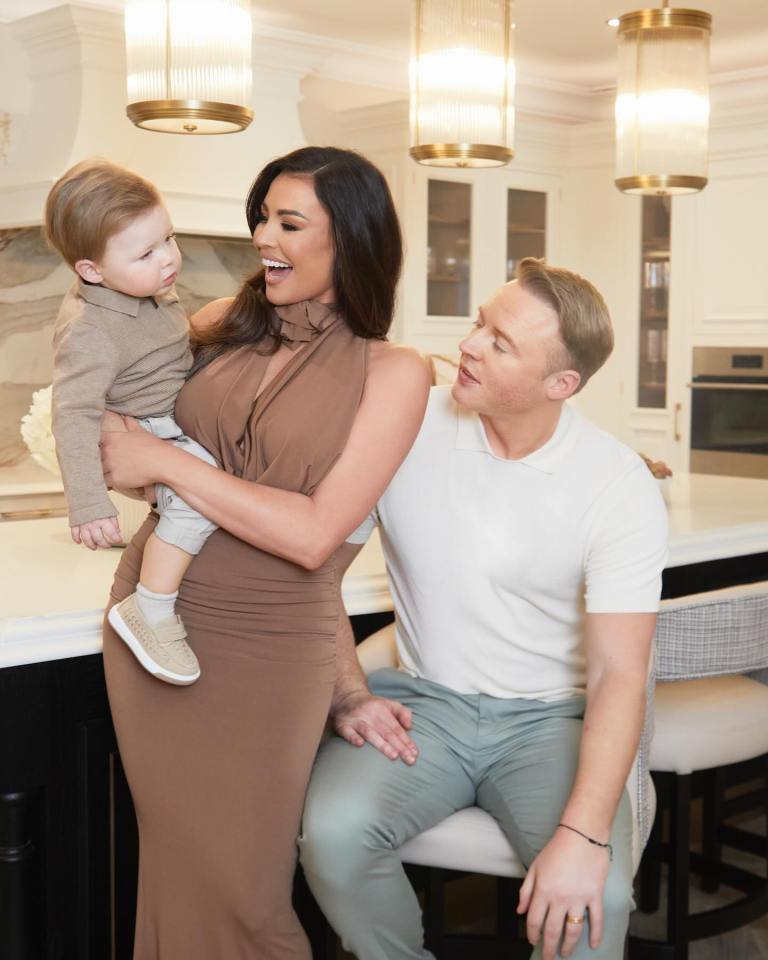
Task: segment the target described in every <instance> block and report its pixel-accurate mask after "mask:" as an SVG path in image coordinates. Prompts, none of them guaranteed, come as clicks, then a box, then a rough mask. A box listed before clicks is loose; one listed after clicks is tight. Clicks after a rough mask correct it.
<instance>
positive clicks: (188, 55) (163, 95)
mask: <svg viewBox="0 0 768 960" xmlns="http://www.w3.org/2000/svg"><path fill="white" fill-rule="evenodd" d="M251 38H252V29H251V4H250V0H126V5H125V45H126V55H127V64H128V106H127V108H126V113H127V114H128V117H129V118H130V119H131V120H132V121H133V122H134V123H135V124H136V126H137V127H143V128H144V129H145V130H156V131H159V132H161V133H181V134H184V133H186V134H210V133H236V132H237V131H239V130H244V129H245V128H246V127H247V126H248V124H249V123H250V122H251V120H252V119H253V111H252V110H251V109H250V107H249V106H247V104H249V103H250V102H251V87H252V79H251V42H252V39H251Z"/></svg>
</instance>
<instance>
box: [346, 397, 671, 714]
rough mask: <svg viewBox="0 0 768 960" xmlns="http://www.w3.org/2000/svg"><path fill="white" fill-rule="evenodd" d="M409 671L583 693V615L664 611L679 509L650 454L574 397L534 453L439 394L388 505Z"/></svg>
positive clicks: (546, 696)
mask: <svg viewBox="0 0 768 960" xmlns="http://www.w3.org/2000/svg"><path fill="white" fill-rule="evenodd" d="M376 522H378V523H379V525H380V527H381V539H382V545H383V548H384V553H385V556H386V560H387V570H388V574H389V582H390V590H391V592H392V598H393V601H394V606H395V614H396V620H397V648H398V654H399V658H400V663H401V666H402V668H403V669H404V670H406V671H408V672H409V673H411V674H412V675H414V676H417V677H423V678H425V679H428V680H432V681H434V682H436V683H440V684H442V685H444V686H446V687H450V688H451V689H453V690H456V691H457V692H459V693H467V694H473V693H484V694H487V695H489V696H493V697H505V698H506V697H522V698H529V699H537V700H559V699H563V698H566V697H573V696H577V695H579V694H582V693H583V692H584V689H585V682H586V671H585V658H584V646H583V637H582V627H583V614H584V611H585V610H587V611H588V612H591V613H609V612H610V613H613V612H616V613H634V612H654V611H656V609H657V608H658V602H659V595H660V591H661V571H662V568H663V566H664V563H665V560H666V554H667V516H666V509H665V506H664V502H663V500H662V497H661V494H660V493H659V490H658V487H657V484H656V482H655V481H654V479H653V477H652V476H651V474H650V472H649V471H648V469H647V467H646V466H645V464H644V463H643V461H642V460H641V459H640V457H639V456H638V455H637V454H636V453H635V452H634V451H632V450H630V449H629V448H628V447H626V446H624V444H622V443H619V441H618V440H616V439H615V438H614V437H612V436H610V435H609V434H607V433H605V432H603V431H602V430H599V429H598V428H597V427H595V426H594V425H593V424H591V423H589V422H588V421H587V420H585V419H584V418H583V417H582V416H581V415H580V414H579V413H578V412H577V411H575V410H574V409H573V408H572V407H570V406H568V405H567V404H565V405H564V406H563V410H562V414H561V416H560V420H559V423H558V426H557V429H556V431H555V433H554V435H553V436H552V437H551V438H550V440H549V441H548V442H547V443H546V444H544V446H543V447H541V448H539V449H538V450H536V451H534V453H532V454H530V455H529V456H527V457H524V458H523V459H522V460H504V459H502V458H501V457H498V456H497V455H496V454H495V453H494V452H493V451H492V450H491V447H490V445H489V443H488V440H487V438H486V435H485V429H484V427H483V424H482V421H481V420H480V417H479V416H478V415H477V414H474V413H472V412H470V411H467V410H464V409H462V408H459V407H458V405H457V404H456V403H455V402H454V400H453V398H452V397H451V388H450V387H448V386H446V387H433V388H432V391H431V395H430V400H429V404H428V407H427V413H426V416H425V419H424V423H423V425H422V427H421V431H420V433H419V435H418V437H417V439H416V442H415V443H414V445H413V448H412V449H411V452H410V453H409V454H408V457H407V458H406V460H405V461H404V463H403V464H402V466H401V467H400V469H399V470H398V472H397V474H396V475H395V477H394V479H393V480H392V482H391V483H390V485H389V487H388V488H387V490H386V492H385V493H384V495H383V496H382V498H381V500H380V501H379V503H378V505H377V507H376V510H375V511H374V513H373V514H371V516H370V517H369V518H368V520H367V521H366V522H365V523H364V524H363V525H362V526H361V527H360V528H359V529H358V530H357V531H356V532H355V533H354V534H352V536H351V537H350V538H349V539H350V540H351V541H353V542H357V543H361V542H364V541H365V540H367V539H368V537H369V536H370V533H371V531H372V530H373V528H374V526H375V524H376Z"/></svg>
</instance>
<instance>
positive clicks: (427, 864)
mask: <svg viewBox="0 0 768 960" xmlns="http://www.w3.org/2000/svg"><path fill="white" fill-rule="evenodd" d="M357 654H358V658H359V660H360V663H361V666H362V667H363V670H364V671H365V673H366V675H370V674H371V673H373V672H374V671H376V670H380V669H382V668H384V667H394V666H396V665H397V653H396V648H395V628H394V624H390V625H388V626H386V627H384V628H382V629H381V630H379V631H378V632H377V633H374V634H373V635H372V636H370V637H368V638H367V639H366V640H364V641H363V642H362V643H361V644H360V645H359V646H358V647H357ZM652 691H653V683H652V678H651V682H650V683H649V695H650V696H652ZM649 717H650V713H647V719H646V729H644V731H643V737H642V739H641V744H640V749H639V751H638V756H637V760H636V762H635V765H634V767H633V770H632V773H631V776H630V779H629V781H628V789H629V792H630V800H631V803H632V809H633V812H634V814H635V824H636V826H635V830H634V836H633V863H634V867H635V869H637V867H638V864H639V862H640V856H641V853H642V849H643V846H644V844H645V841H646V840H647V837H648V833H649V831H650V825H651V823H652V822H653V815H654V810H655V795H654V792H653V785H652V784H651V782H650V778H649V776H648V772H647V770H648V768H647V762H648V749H649V745H650V736H651V729H650V724H649V720H648V718H649ZM399 854H400V859H401V860H402V861H403V863H404V864H406V865H410V866H412V867H417V868H425V871H426V884H425V888H424V893H425V908H424V933H425V942H426V946H427V948H428V949H429V950H431V951H432V952H433V953H435V954H436V955H437V956H439V957H440V960H465V958H467V957H471V958H472V960H481V958H483V957H501V956H504V957H505V958H507V960H517V958H520V960H523V958H527V957H529V956H530V953H531V947H530V946H529V944H528V943H527V941H525V940H524V939H520V936H519V934H521V933H522V932H523V930H524V927H523V926H522V925H520V926H519V923H518V918H517V915H516V914H515V913H514V910H513V909H512V904H514V902H515V899H514V892H515V891H514V887H515V886H519V884H520V882H521V881H522V879H523V878H524V877H525V873H526V868H525V866H524V865H523V863H522V861H521V860H520V858H519V857H518V855H517V853H516V852H515V851H514V850H513V848H512V846H511V845H510V843H509V841H508V840H507V838H506V836H505V835H504V833H503V832H502V830H501V828H500V827H499V825H498V823H497V822H496V820H494V818H493V817H492V816H491V815H490V814H489V813H486V812H485V811H484V810H481V809H480V808H479V807H467V808H466V809H464V810H459V811H457V812H456V813H454V814H452V815H451V816H449V817H446V819H445V820H443V821H442V822H441V823H438V824H437V825H436V826H434V827H432V828H431V829H429V830H425V831H424V832H423V833H420V834H418V835H417V836H415V837H413V838H412V839H410V840H408V841H407V842H406V843H404V844H403V845H402V847H400V850H399ZM451 872H454V873H455V872H458V873H462V874H468V873H477V874H484V875H487V876H491V877H495V878H497V911H496V914H497V916H496V927H497V929H496V935H495V936H493V937H490V936H482V935H469V934H446V933H445V930H444V900H445V897H444V887H445V880H446V879H447V875H448V874H449V873H451Z"/></svg>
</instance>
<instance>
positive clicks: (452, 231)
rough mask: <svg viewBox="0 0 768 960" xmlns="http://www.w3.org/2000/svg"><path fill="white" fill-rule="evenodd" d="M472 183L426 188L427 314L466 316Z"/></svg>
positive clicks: (436, 182)
mask: <svg viewBox="0 0 768 960" xmlns="http://www.w3.org/2000/svg"><path fill="white" fill-rule="evenodd" d="M471 210H472V184H470V183H458V182H454V181H450V180H430V181H429V183H428V185H427V313H428V314H429V315H430V316H439V317H468V316H469V291H470V270H471V266H470V262H471V256H472V235H471V229H470V224H471Z"/></svg>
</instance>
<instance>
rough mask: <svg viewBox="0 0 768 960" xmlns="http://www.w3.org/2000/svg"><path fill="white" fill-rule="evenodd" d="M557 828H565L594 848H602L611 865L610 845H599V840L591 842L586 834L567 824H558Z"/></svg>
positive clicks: (611, 847) (611, 848) (611, 850)
mask: <svg viewBox="0 0 768 960" xmlns="http://www.w3.org/2000/svg"><path fill="white" fill-rule="evenodd" d="M558 827H565V829H566V830H570V831H571V833H578V835H579V836H580V837H584V839H585V840H588V841H589V842H590V843H592V844H594V845H595V846H596V847H602V848H603V850H607V851H608V859H609V860H610V861H611V863H613V846H612V845H611V844H610V843H600V841H599V840H593V839H592V837H588V836H587V835H586V833H582V832H581V830H577V829H576V827H569V826H568V824H567V823H558Z"/></svg>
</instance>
